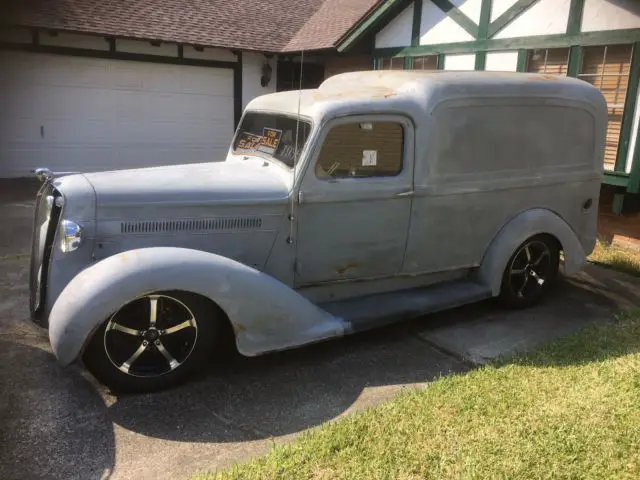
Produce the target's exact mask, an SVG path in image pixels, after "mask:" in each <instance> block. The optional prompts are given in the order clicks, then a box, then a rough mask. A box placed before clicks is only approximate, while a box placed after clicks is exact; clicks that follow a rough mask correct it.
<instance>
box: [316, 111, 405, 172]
mask: <svg viewBox="0 0 640 480" xmlns="http://www.w3.org/2000/svg"><path fill="white" fill-rule="evenodd" d="M403 144H404V128H403V127H402V125H401V124H400V123H396V122H363V123H347V124H343V125H337V126H335V127H333V128H332V129H331V130H330V131H329V133H328V134H327V136H326V138H325V140H324V144H323V145H322V149H321V150H320V155H319V157H318V161H317V162H316V175H317V176H318V177H319V178H325V179H326V178H363V177H365V178H366V177H392V176H395V175H398V174H399V173H400V172H401V171H402V158H403Z"/></svg>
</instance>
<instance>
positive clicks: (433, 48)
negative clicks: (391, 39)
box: [375, 28, 640, 57]
mask: <svg viewBox="0 0 640 480" xmlns="http://www.w3.org/2000/svg"><path fill="white" fill-rule="evenodd" d="M635 42H640V28H630V29H624V30H611V31H601V32H587V33H580V34H577V35H565V34H558V35H538V36H533V37H519V38H501V39H487V40H476V41H470V42H455V43H441V44H435V45H420V46H417V47H410V46H407V47H391V48H378V49H376V50H375V54H376V55H378V56H384V57H404V56H407V55H408V56H416V55H428V54H433V53H435V54H437V53H445V54H446V53H475V52H478V51H495V50H518V49H520V48H525V49H533V48H555V47H573V46H600V45H615V44H619V43H635Z"/></svg>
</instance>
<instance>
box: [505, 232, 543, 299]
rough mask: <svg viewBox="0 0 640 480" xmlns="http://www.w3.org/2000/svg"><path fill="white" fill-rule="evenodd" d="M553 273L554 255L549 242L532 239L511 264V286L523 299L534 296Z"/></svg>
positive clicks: (514, 257) (521, 248) (523, 246)
mask: <svg viewBox="0 0 640 480" xmlns="http://www.w3.org/2000/svg"><path fill="white" fill-rule="evenodd" d="M552 274H553V265H552V255H551V252H550V250H549V247H548V246H547V244H546V243H545V242H543V241H540V240H532V241H530V242H527V243H525V244H524V245H522V247H520V250H518V252H517V253H516V254H515V255H514V256H513V260H512V261H511V265H509V287H510V289H511V291H512V292H513V293H514V294H515V295H516V296H517V297H518V298H521V299H529V298H533V297H535V296H536V295H538V294H539V293H540V291H541V290H542V289H543V288H544V286H545V283H546V282H547V281H548V280H549V278H550V276H551V275H552Z"/></svg>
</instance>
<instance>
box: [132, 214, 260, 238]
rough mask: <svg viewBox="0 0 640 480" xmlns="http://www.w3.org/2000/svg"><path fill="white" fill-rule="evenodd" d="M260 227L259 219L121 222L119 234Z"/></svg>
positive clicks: (224, 218) (230, 218)
mask: <svg viewBox="0 0 640 480" xmlns="http://www.w3.org/2000/svg"><path fill="white" fill-rule="evenodd" d="M261 227H262V218H260V217H221V218H192V219H183V220H153V221H143V220H141V221H133V222H122V223H121V224H120V233H133V234H136V233H137V234H145V233H178V232H198V233H206V232H213V231H219V230H257V229H259V228H261Z"/></svg>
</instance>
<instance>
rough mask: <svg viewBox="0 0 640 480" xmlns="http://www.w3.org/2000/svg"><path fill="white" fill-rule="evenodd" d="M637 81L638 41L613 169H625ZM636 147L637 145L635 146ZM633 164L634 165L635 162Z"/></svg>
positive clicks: (639, 71)
mask: <svg viewBox="0 0 640 480" xmlns="http://www.w3.org/2000/svg"><path fill="white" fill-rule="evenodd" d="M638 82H640V42H636V43H635V44H634V45H633V53H632V56H631V66H630V72H629V87H628V89H627V98H626V99H625V102H624V113H623V115H622V123H621V125H620V139H619V142H618V153H617V154H616V164H615V167H614V168H615V171H617V172H624V171H626V169H627V162H628V161H629V159H628V153H629V145H630V143H631V142H630V140H631V133H632V128H633V120H634V115H635V112H636V106H637V105H636V100H637V97H638ZM636 149H637V147H636ZM633 165H636V164H635V163H634V164H633ZM636 166H637V165H636Z"/></svg>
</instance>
